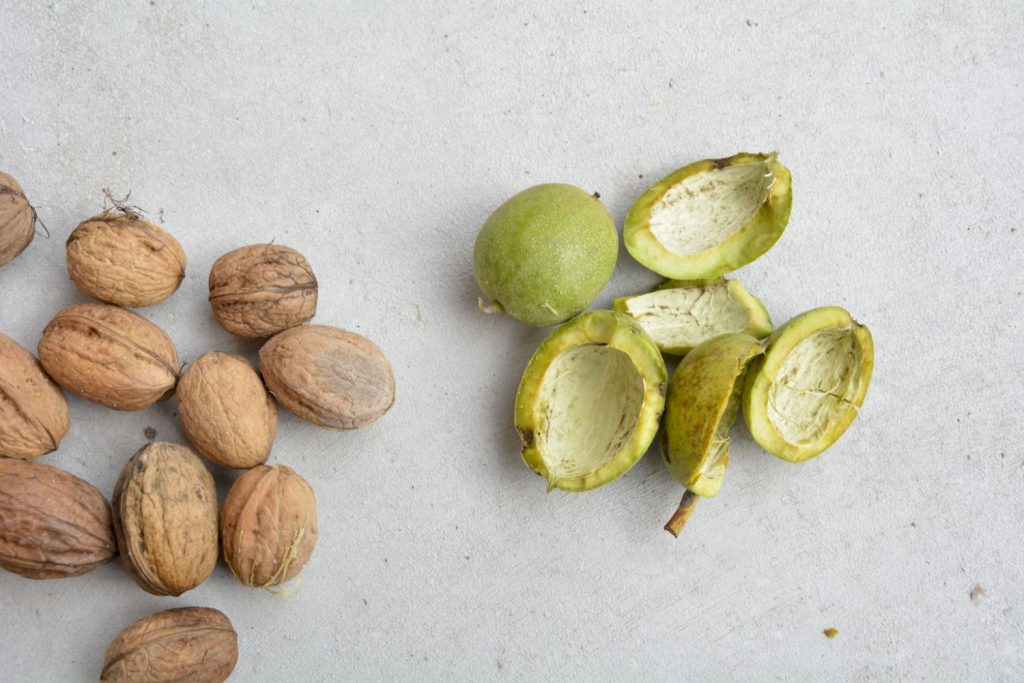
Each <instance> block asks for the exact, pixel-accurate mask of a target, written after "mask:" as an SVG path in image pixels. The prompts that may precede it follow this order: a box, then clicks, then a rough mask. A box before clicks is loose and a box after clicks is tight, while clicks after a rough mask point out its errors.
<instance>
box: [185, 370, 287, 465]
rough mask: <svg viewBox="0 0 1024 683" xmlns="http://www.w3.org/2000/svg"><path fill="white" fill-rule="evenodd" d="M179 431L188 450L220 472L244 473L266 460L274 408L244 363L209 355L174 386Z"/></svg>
mask: <svg viewBox="0 0 1024 683" xmlns="http://www.w3.org/2000/svg"><path fill="white" fill-rule="evenodd" d="M177 397H178V412H179V414H180V416H181V426H182V428H183V429H184V430H185V435H186V436H187V437H188V439H189V441H191V442H192V445H193V446H195V447H196V450H198V451H199V452H200V453H201V454H202V455H204V456H206V458H207V459H208V460H210V461H212V462H215V463H217V464H218V465H223V466H224V467H235V468H241V469H244V468H249V467H255V466H256V465H259V464H262V463H263V462H265V461H266V459H267V456H269V455H270V448H271V446H272V445H273V443H274V433H275V432H276V430H277V404H276V403H275V402H274V397H273V396H271V395H270V394H269V393H267V388H266V387H265V386H263V380H262V379H260V376H259V373H257V372H256V369H255V368H253V367H252V366H251V365H250V364H249V363H248V362H247V361H246V360H245V359H244V358H242V357H240V356H236V355H234V354H231V353H223V352H221V351H210V352H209V353H205V354H203V355H202V356H200V357H199V358H198V359H197V360H196V361H195V362H194V363H192V365H190V366H188V368H186V370H185V372H184V373H183V374H182V376H181V380H180V381H179V382H178V390H177Z"/></svg>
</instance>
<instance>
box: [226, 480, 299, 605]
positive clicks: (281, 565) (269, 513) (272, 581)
mask: <svg viewBox="0 0 1024 683" xmlns="http://www.w3.org/2000/svg"><path fill="white" fill-rule="evenodd" d="M220 530H221V542H222V544H223V546H224V560H225V561H226V562H227V564H228V567H230V568H231V571H232V572H233V573H234V575H235V576H236V577H238V580H239V581H241V582H242V583H244V584H245V585H247V586H258V587H260V588H271V587H273V586H276V585H278V584H282V583H284V582H286V581H288V580H290V579H292V578H294V577H296V576H298V574H299V572H300V571H302V567H303V566H304V565H305V564H306V562H307V561H308V560H309V556H310V555H311V554H312V552H313V548H314V546H316V539H317V534H318V533H319V532H318V528H317V521H316V497H315V496H314V495H313V489H312V488H310V486H309V484H308V483H307V482H306V480H305V479H303V478H302V477H300V476H299V475H298V474H296V473H295V470H293V469H292V468H290V467H287V466H285V465H277V466H276V467H268V466H267V465H260V466H258V467H254V468H253V469H251V470H249V471H248V472H246V473H245V474H243V475H242V476H241V477H239V478H238V480H237V481H235V483H234V485H232V487H231V490H230V491H228V497H227V499H226V500H225V501H224V508H223V509H222V510H221V514H220Z"/></svg>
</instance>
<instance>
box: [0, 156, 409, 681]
mask: <svg viewBox="0 0 1024 683" xmlns="http://www.w3.org/2000/svg"><path fill="white" fill-rule="evenodd" d="M35 224H36V215H35V211H34V209H33V208H32V206H31V204H29V202H28V200H27V199H26V197H25V194H24V192H23V191H22V189H21V186H20V185H19V184H18V183H17V182H16V181H15V180H14V179H13V178H12V177H10V176H9V175H6V174H3V173H0V266H3V265H4V264H5V263H6V262H8V261H10V260H11V259H12V258H14V257H15V256H17V255H18V254H19V253H21V251H22V250H24V249H25V248H26V247H27V246H28V244H29V243H30V242H31V241H32V237H33V235H34V232H35ZM186 263H187V259H186V256H185V251H184V249H182V247H181V244H179V243H178V241H177V240H176V239H175V238H174V237H173V236H172V235H170V234H169V233H167V232H166V231H165V230H163V229H162V228H160V227H159V226H157V225H154V224H153V223H151V222H149V221H147V220H145V219H144V218H143V217H142V216H141V215H140V214H139V212H138V211H137V210H135V209H133V208H132V207H128V206H125V205H123V204H121V203H115V205H114V206H113V208H111V209H109V210H105V211H104V212H103V213H101V214H99V215H97V216H94V217H92V218H90V219H88V220H86V221H84V222H82V223H81V224H80V225H79V226H78V227H77V228H75V230H74V231H73V232H72V233H71V235H70V237H69V238H68V240H67V264H68V274H69V275H70V276H71V279H72V280H73V281H74V282H75V284H76V285H78V287H79V288H80V289H81V290H82V291H83V292H85V293H86V294H88V295H89V296H91V297H93V298H95V299H97V300H98V301H99V302H100V303H83V304H75V305H72V306H68V307H67V308H65V309H64V310H62V311H60V312H59V313H57V314H56V315H55V316H54V317H53V319H52V320H51V321H50V323H49V324H48V325H47V326H46V329H44V330H43V333H42V338H41V339H40V341H39V348H38V360H37V358H36V356H34V355H32V353H31V352H30V351H28V350H27V349H25V348H23V347H22V346H21V345H19V344H18V343H17V342H15V341H14V340H12V339H10V338H9V337H6V336H4V335H3V334H2V333H0V567H2V568H4V569H6V570H8V571H11V572H15V573H17V574H20V575H22V576H26V577H28V578H32V579H51V578H63V577H70V576H78V575H81V574H84V573H86V572H89V571H91V570H92V569H95V568H96V567H98V566H99V565H101V564H104V563H106V562H109V561H111V560H112V559H114V557H116V556H120V557H121V562H122V563H123V564H124V567H125V569H126V570H127V572H128V574H129V575H130V576H131V577H132V578H133V579H134V580H135V582H136V583H137V584H138V585H139V587H140V588H142V589H143V590H145V591H147V592H149V593H152V594H154V595H172V596H177V595H181V594H182V593H184V592H185V591H188V590H191V589H192V588H195V587H196V586H198V585H199V584H200V583H202V582H203V581H204V580H206V578H207V577H208V576H209V575H210V574H211V572H213V569H214V567H215V566H216V564H217V558H218V557H219V556H220V555H221V554H223V557H224V561H225V562H226V564H227V566H228V567H229V568H230V569H231V571H232V573H233V574H234V575H235V576H236V577H237V578H238V580H239V581H241V582H242V583H243V584H245V585H246V586H256V587H260V588H266V589H274V588H275V587H279V586H281V584H284V583H285V582H288V581H290V580H292V579H294V578H296V577H297V576H298V575H299V572H300V571H301V570H302V567H303V565H305V563H306V562H307V560H309V557H310V555H311V554H312V552H313V549H314V547H315V545H316V540H317V535H318V527H317V519H316V498H315V496H314V494H313V489H312V488H311V487H310V485H309V483H308V482H307V481H306V480H305V479H303V478H302V477H301V476H300V475H299V474H297V473H296V472H295V470H293V469H291V468H290V467H287V466H285V465H266V464H265V463H266V461H267V458H268V457H269V455H270V451H271V448H272V446H273V442H274V435H275V432H276V429H277V402H280V403H281V404H282V405H284V406H285V407H286V408H287V409H288V410H290V411H292V412H293V413H295V414H296V415H297V416H299V417H301V418H303V419H305V420H308V421H310V422H312V423H314V424H316V425H320V426H321V427H326V428H329V429H357V428H359V427H365V426H366V425H368V424H370V423H371V422H373V421H375V420H376V419H377V418H379V417H380V416H382V415H383V414H384V413H385V412H387V411H388V409H389V408H390V407H391V405H392V403H393V402H394V398H395V380H394V374H393V372H392V369H391V365H390V363H388V360H387V358H385V357H384V354H383V353H382V352H381V351H380V349H379V348H377V346H376V345H374V344H373V342H371V341H369V340H368V339H366V338H364V337H362V336H360V335H358V334H354V333H352V332H347V331H345V330H341V329H338V328H335V327H329V326H326V325H310V324H307V323H308V322H309V320H310V319H311V318H312V317H313V315H314V313H315V312H316V303H317V281H316V277H315V276H314V274H313V269H312V268H311V267H310V265H309V262H308V261H307V260H306V258H305V257H303V255H302V254H300V253H299V252H297V251H295V250H294V249H291V248H289V247H286V246H283V245H276V244H254V245H250V246H245V247H241V248H239V249H235V250H234V251H231V252H229V253H227V254H225V255H223V256H222V257H220V258H219V259H218V260H217V261H216V263H214V265H213V268H212V270H211V271H210V279H209V286H210V305H211V307H212V308H213V313H214V315H215V317H216V318H217V320H218V322H220V324H221V325H222V326H223V327H224V329H226V330H227V331H228V332H231V333H232V334H235V335H238V336H241V337H246V338H264V337H269V340H268V341H267V342H266V343H265V344H264V345H263V348H262V349H261V350H260V353H259V365H260V367H259V370H257V369H256V368H254V367H253V366H252V365H251V364H250V363H249V362H248V361H247V360H245V359H244V358H242V357H240V356H237V355H234V354H230V353H224V352H221V351H210V352H208V353H206V354H204V355H202V356H200V357H199V358H197V359H195V360H194V361H193V362H192V363H190V364H189V365H187V366H186V367H185V369H184V372H182V366H181V363H180V361H179V359H178V353H177V351H176V350H175V347H174V342H173V341H172V340H171V338H170V337H169V336H168V335H167V333H166V332H164V331H163V330H162V329H160V328H159V327H158V326H156V325H155V324H153V323H152V322H150V321H149V320H147V319H146V318H143V317H142V316H140V315H138V314H136V313H134V312H132V311H131V310H129V308H128V307H140V306H152V305H154V304H157V303H159V302H161V301H163V300H164V299H166V298H167V297H169V296H170V295H171V294H173V293H174V292H175V291H176V290H177V289H178V286H179V285H180V284H181V281H182V279H183V278H184V275H185V266H186ZM62 387H63V389H67V390H68V391H70V392H72V393H74V394H77V395H78V396H81V397H82V398H85V399H88V400H90V401H94V402H96V403H100V404H102V405H104V406H107V407H109V408H113V409H114V410H143V409H145V408H147V407H149V406H150V405H152V404H153V403H155V402H157V401H161V400H164V399H167V398H170V397H171V396H172V395H173V396H175V397H176V398H177V401H178V412H179V416H180V419H181V425H182V429H183V431H184V433H185V435H186V436H187V437H188V440H189V441H190V442H191V444H192V446H193V447H194V449H195V451H198V453H199V455H201V456H203V458H205V459H206V460H208V461H209V462H211V463H214V464H215V465H217V466H220V467H227V468H234V469H244V470H246V471H245V472H244V473H243V474H242V475H241V476H240V477H238V479H236V480H235V482H234V484H233V485H232V486H231V489H230V491H229V493H228V495H227V498H226V499H225V501H224V504H223V505H222V506H221V507H220V508H219V512H218V503H217V491H216V488H215V486H214V481H213V477H212V476H211V474H210V471H209V470H208V469H207V466H206V465H205V464H204V463H203V461H202V460H201V459H200V458H199V456H197V455H196V453H195V452H193V450H192V449H191V448H189V447H187V446H184V445H181V444H174V443H165V442H154V443H150V444H148V445H146V446H144V447H143V448H142V449H141V450H139V451H138V452H137V453H135V455H133V456H132V457H131V458H130V459H129V460H128V462H127V463H125V465H124V468H123V469H122V471H121V475H120V477H119V478H118V480H117V484H116V485H115V487H114V491H113V494H112V496H111V501H110V502H109V503H108V501H107V499H106V497H105V496H104V495H103V494H102V493H101V492H100V491H99V490H97V489H96V488H95V487H93V486H92V485H91V484H89V483H88V482H86V481H83V480H82V479H80V478H78V477H76V476H74V475H73V474H71V473H69V472H66V471H64V470H61V469H58V468H56V467H52V466H50V465H43V464H39V463H36V462H33V459H34V458H37V457H38V456H41V455H44V454H46V453H50V452H52V451H55V450H57V448H58V447H59V446H60V442H61V439H62V438H63V437H64V435H65V434H66V433H67V431H68V428H69V418H68V405H67V402H66V400H65V398H64V393H63V389H62ZM237 656H238V649H237V642H236V635H235V631H234V629H233V628H232V626H231V622H230V621H229V620H228V618H227V617H226V616H224V615H223V614H222V613H221V612H219V611H217V610H214V609H209V608H198V607H190V608H185V609H173V610H167V611H164V612H158V613H156V614H153V615H151V616H149V617H147V618H145V619H142V620H140V621H138V622H135V623H134V624H132V625H130V626H129V627H128V628H126V629H125V630H124V631H122V632H121V633H120V634H119V635H118V636H117V637H116V638H115V639H114V641H113V642H112V643H111V644H110V646H109V648H108V650H107V661H106V665H105V666H104V669H103V672H102V675H101V679H102V680H103V681H150V680H154V681H155V680H159V681H165V680H190V681H223V680H224V679H226V678H227V677H228V676H229V675H230V674H231V671H232V670H233V669H234V666H235V662H236V659H237Z"/></svg>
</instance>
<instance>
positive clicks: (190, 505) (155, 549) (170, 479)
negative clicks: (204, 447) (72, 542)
mask: <svg viewBox="0 0 1024 683" xmlns="http://www.w3.org/2000/svg"><path fill="white" fill-rule="evenodd" d="M113 498H114V500H113V513H114V530H115V531H116V533H117V544H118V547H119V549H120V551H121V561H122V562H123V563H124V566H125V569H127V570H128V573H129V574H131V576H132V578H133V579H135V583H137V584H139V586H140V587H141V588H142V589H143V590H144V591H146V592H148V593H152V594H153V595H174V596H177V595H181V594H182V593H184V592H185V591H187V590H191V589H192V588H195V587H196V586H198V585H199V584H201V583H202V582H203V581H205V580H206V578H207V577H208V576H210V573H211V572H213V568H214V566H215V565H216V564H217V552H218V543H217V490H216V488H215V486H214V483H213V477H212V476H211V475H210V473H209V471H207V469H206V466H205V465H203V463H202V461H201V460H200V459H199V458H198V457H197V456H196V455H195V454H193V453H192V451H190V450H189V449H188V448H186V447H184V446H179V445H177V444H172V443H166V442H161V441H157V442H154V443H151V444H149V445H148V446H145V447H144V448H143V449H142V450H140V451H139V452H137V453H136V454H135V455H133V456H132V457H131V459H130V460H129V461H128V463H127V464H126V465H125V466H124V469H123V470H122V471H121V476H120V477H119V478H118V480H117V484H116V485H115V486H114V497H113Z"/></svg>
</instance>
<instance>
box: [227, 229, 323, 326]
mask: <svg viewBox="0 0 1024 683" xmlns="http://www.w3.org/2000/svg"><path fill="white" fill-rule="evenodd" d="M316 297H317V283H316V276H315V275H313V269H312V267H310V265H309V261H307V260H306V257H304V256H303V255H302V254H300V253H299V252H297V251H295V250H294V249H292V248H290V247H286V246H284V245H281V244H252V245H249V246H247V247H241V248H239V249H235V250H234V251H229V252H228V253H226V254H224V255H223V256H221V257H220V258H219V259H217V261H216V262H215V263H214V264H213V268H211V269H210V306H211V307H212V308H213V314H214V316H216V318H217V321H218V322H219V323H220V324H221V326H222V327H223V328H224V329H225V330H227V331H228V332H230V333H231V334H236V335H238V336H240V337H249V338H257V337H269V336H271V335H274V334H277V333H278V332H280V331H281V330H285V329H288V328H289V327H295V326H296V325H301V324H302V323H304V322H306V321H307V320H309V319H310V318H312V317H313V315H314V314H315V313H316Z"/></svg>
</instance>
